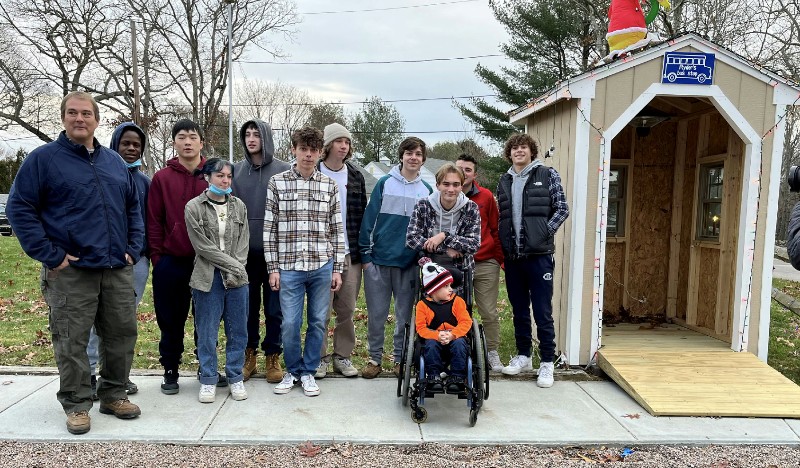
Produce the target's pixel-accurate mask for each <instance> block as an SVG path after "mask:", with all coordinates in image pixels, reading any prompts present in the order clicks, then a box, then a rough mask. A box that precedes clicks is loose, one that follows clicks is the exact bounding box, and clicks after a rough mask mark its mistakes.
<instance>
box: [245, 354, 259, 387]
mask: <svg viewBox="0 0 800 468" xmlns="http://www.w3.org/2000/svg"><path fill="white" fill-rule="evenodd" d="M257 356H258V353H257V351H256V350H255V349H253V348H247V349H245V350H244V366H243V367H242V375H243V376H244V380H250V376H251V375H253V374H255V373H256V372H257V371H258V370H257V368H258V362H257V361H256V357H257Z"/></svg>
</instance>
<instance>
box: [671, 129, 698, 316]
mask: <svg viewBox="0 0 800 468" xmlns="http://www.w3.org/2000/svg"><path fill="white" fill-rule="evenodd" d="M699 126H700V119H693V120H690V121H689V122H688V125H687V132H686V133H687V136H686V142H687V143H686V162H685V165H684V168H683V187H682V190H683V197H682V200H683V209H682V210H681V231H680V252H679V253H678V256H679V257H680V264H681V265H683V268H680V269H679V270H678V301H677V311H676V312H677V314H676V315H677V317H678V318H679V319H683V320H686V307H687V300H688V296H689V256H690V252H691V251H690V247H691V242H692V238H693V235H692V227H693V224H692V221H693V220H694V217H695V216H696V215H695V212H694V205H693V204H692V200H693V199H694V197H695V191H696V189H695V177H696V175H695V174H696V170H697V138H698V134H699Z"/></svg>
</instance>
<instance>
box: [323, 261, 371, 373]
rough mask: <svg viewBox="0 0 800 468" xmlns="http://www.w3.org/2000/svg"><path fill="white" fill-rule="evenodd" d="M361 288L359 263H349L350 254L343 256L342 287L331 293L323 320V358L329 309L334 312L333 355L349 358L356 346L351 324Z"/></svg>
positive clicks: (325, 352)
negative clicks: (326, 314)
mask: <svg viewBox="0 0 800 468" xmlns="http://www.w3.org/2000/svg"><path fill="white" fill-rule="evenodd" d="M360 289H361V264H360V263H355V264H351V263H350V255H349V254H348V255H345V257H344V272H343V273H342V287H341V288H339V290H338V291H336V292H335V293H333V294H332V295H331V303H330V307H328V317H327V319H326V320H325V335H324V336H323V338H322V353H321V354H320V355H321V356H322V357H323V358H328V357H329V356H330V355H329V354H328V324H330V322H331V310H333V311H334V312H336V326H335V328H334V329H333V355H334V356H336V357H340V358H348V359H349V358H350V355H351V354H353V348H355V346H356V328H355V325H354V324H353V313H354V312H355V310H356V299H358V291H359V290H360Z"/></svg>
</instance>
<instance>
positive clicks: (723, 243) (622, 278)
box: [603, 97, 744, 343]
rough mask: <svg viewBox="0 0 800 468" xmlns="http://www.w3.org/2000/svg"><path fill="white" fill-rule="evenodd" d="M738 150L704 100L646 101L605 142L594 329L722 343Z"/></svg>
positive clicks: (728, 314) (727, 320) (737, 196)
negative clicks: (658, 328)
mask: <svg viewBox="0 0 800 468" xmlns="http://www.w3.org/2000/svg"><path fill="white" fill-rule="evenodd" d="M665 118H666V120H663V119H665ZM660 120H663V121H660ZM655 121H660V122H658V123H656V124H655V125H652V124H653V123H654V122H655ZM644 125H648V127H645V126H644ZM649 125H652V126H651V127H650V126H649ZM743 150H744V147H743V143H742V140H741V139H740V138H739V136H738V135H737V134H736V132H735V131H733V130H732V129H731V127H730V125H729V124H728V123H727V122H726V120H725V118H724V117H723V116H722V115H721V114H720V113H719V111H718V110H717V109H716V108H715V107H714V105H713V104H712V103H711V102H710V101H709V100H707V99H704V98H687V97H656V98H655V99H653V100H652V101H651V102H650V103H649V104H648V105H647V106H646V107H645V108H644V109H643V110H642V111H641V112H640V113H639V114H638V116H637V118H636V119H634V120H633V121H632V122H631V124H629V125H628V126H627V127H626V128H625V129H624V130H623V131H622V132H620V133H619V134H618V135H617V136H616V137H615V138H614V139H613V140H612V142H611V174H610V175H609V179H610V184H609V189H608V192H607V193H606V197H607V199H608V217H607V225H606V226H605V229H606V234H607V237H606V241H607V244H606V249H605V278H604V279H605V281H604V286H603V316H604V317H603V322H604V324H607V325H608V324H614V323H617V322H650V323H653V324H660V323H664V322H674V323H678V324H680V325H683V326H686V327H688V328H690V329H693V330H695V331H698V332H701V333H703V334H706V335H709V336H712V337H714V338H717V339H720V340H722V341H725V342H728V343H730V342H731V330H732V315H733V313H732V305H733V303H732V300H733V284H734V278H735V267H736V246H737V233H738V228H739V210H740V204H741V193H742V180H741V174H742V167H743V161H742V160H743V157H742V155H743Z"/></svg>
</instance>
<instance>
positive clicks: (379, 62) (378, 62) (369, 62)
mask: <svg viewBox="0 0 800 468" xmlns="http://www.w3.org/2000/svg"><path fill="white" fill-rule="evenodd" d="M487 57H504V55H503V54H485V55H468V56H464V57H441V58H430V59H416V60H366V61H363V62H279V61H275V60H237V61H236V62H237V63H266V64H272V65H385V64H391V63H423V62H447V61H450V60H470V59H478V58H487Z"/></svg>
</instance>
